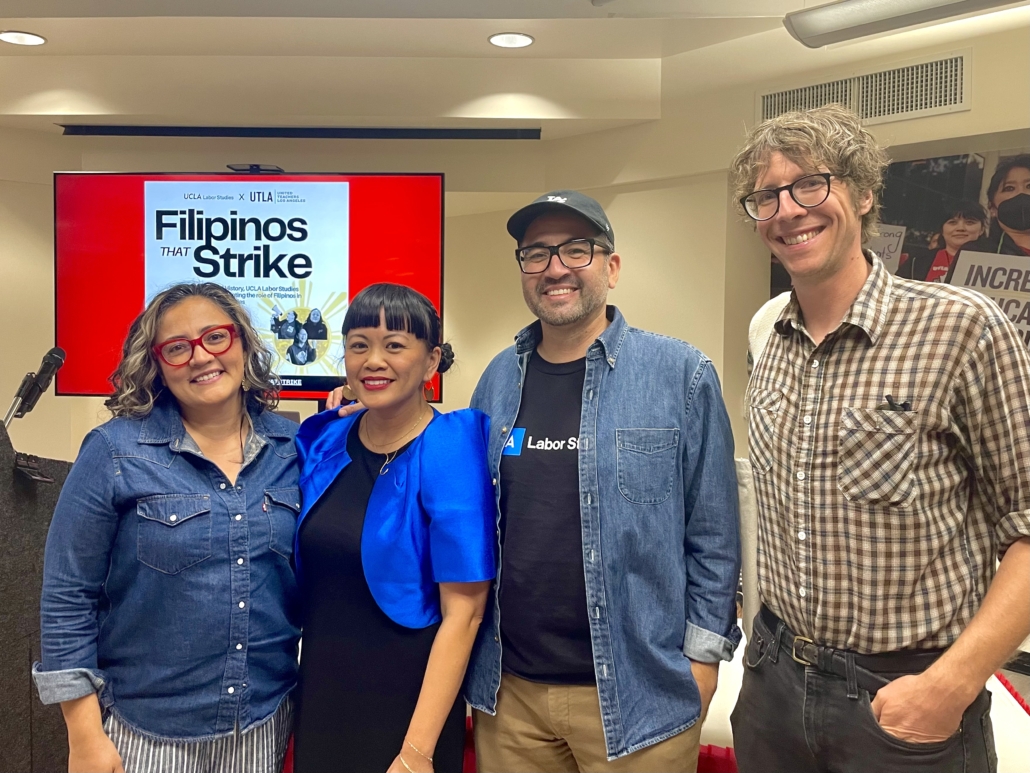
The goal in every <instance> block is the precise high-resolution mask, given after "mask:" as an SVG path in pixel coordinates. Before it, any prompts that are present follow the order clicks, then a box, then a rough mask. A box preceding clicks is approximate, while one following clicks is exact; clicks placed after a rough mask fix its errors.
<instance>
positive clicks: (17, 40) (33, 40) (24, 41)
mask: <svg viewBox="0 0 1030 773" xmlns="http://www.w3.org/2000/svg"><path fill="white" fill-rule="evenodd" d="M0 40H2V41H3V42H4V43H13V44H14V45H16V46H41V45H43V44H44V43H46V38H44V37H41V36H40V35H33V34H32V33H31V32H18V31H17V30H5V31H4V32H0Z"/></svg>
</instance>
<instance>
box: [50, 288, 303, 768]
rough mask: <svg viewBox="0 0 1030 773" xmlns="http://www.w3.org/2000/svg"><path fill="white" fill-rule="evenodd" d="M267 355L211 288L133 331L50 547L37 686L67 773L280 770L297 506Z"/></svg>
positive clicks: (160, 299)
mask: <svg viewBox="0 0 1030 773" xmlns="http://www.w3.org/2000/svg"><path fill="white" fill-rule="evenodd" d="M271 361H272V358H271V354H270V352H269V351H268V350H267V349H266V348H265V346H264V345H263V344H262V343H261V339H260V338H259V336H258V334H257V332H256V331H255V330H254V328H253V326H252V325H251V322H250V319H249V318H248V316H247V312H246V311H245V310H244V309H243V307H242V306H240V304H239V302H238V301H237V300H236V299H235V298H234V297H233V296H232V295H231V294H230V293H229V292H228V291H226V290H225V289H224V288H222V287H220V286H219V285H216V284H211V283H205V284H181V285H176V286H174V287H172V288H170V289H168V290H166V291H164V292H162V293H160V294H159V295H157V296H156V297H155V298H154V299H153V300H152V301H151V302H150V303H149V304H148V305H147V308H146V310H145V311H144V312H143V313H142V314H141V315H140V316H139V317H138V318H137V319H136V321H135V322H133V324H132V327H131V328H130V330H129V335H128V338H127V340H126V342H125V345H124V347H123V350H122V360H121V363H120V364H119V366H118V369H117V371H116V372H115V374H114V376H113V377H112V382H113V384H114V387H115V391H114V394H113V395H112V396H111V398H110V399H109V400H108V401H107V407H108V408H109V409H110V410H111V412H112V413H113V414H114V418H112V419H111V420H110V421H108V422H107V423H106V424H103V425H101V426H100V427H97V428H96V429H95V430H93V431H92V432H90V434H89V435H87V437H86V439H85V441H84V442H83V444H82V449H81V450H80V452H79V457H78V459H77V461H76V462H75V465H74V467H73V468H72V471H71V473H70V474H69V476H68V479H67V482H66V483H65V485H64V488H63V489H62V492H61V498H60V501H59V502H58V505H57V509H56V511H55V513H54V518H53V522H52V523H51V526H50V533H49V536H48V538H47V547H46V555H45V564H44V571H43V597H42V605H41V607H42V609H41V613H42V614H41V617H42V620H41V635H42V662H41V663H37V664H36V666H35V668H34V677H35V680H36V685H37V687H38V689H39V693H40V697H41V698H42V700H43V702H44V703H60V704H61V709H62V711H63V712H64V717H65V722H66V723H67V725H68V739H69V752H70V755H69V761H68V769H69V771H71V772H72V773H75V771H89V772H90V773H97V771H105V772H108V771H123V770H124V771H128V772H129V773H136V772H137V771H138V772H142V773H149V771H154V772H155V773H157V771H161V773H166V772H170V773H178V772H179V771H183V772H185V771H190V772H191V773H192V772H193V771H202V772H204V773H219V772H220V771H226V773H228V772H229V771H233V773H236V772H240V773H250V772H253V773H278V771H279V770H280V769H281V766H282V759H283V753H284V751H285V746H286V740H287V738H288V737H289V734H290V728H291V720H292V707H291V704H290V700H289V697H288V696H289V693H290V691H291V690H292V689H293V686H294V683H295V680H296V671H297V641H298V638H299V635H300V631H299V628H298V621H297V616H296V610H295V597H296V582H295V580H294V575H293V570H292V569H291V567H290V559H291V555H292V551H293V533H294V527H295V521H296V516H297V513H298V512H299V509H300V494H299V490H298V483H297V475H298V472H297V464H296V455H297V452H296V449H295V447H294V442H293V439H294V435H295V434H296V430H297V425H295V424H294V423H292V422H290V421H288V420H286V419H283V418H281V417H279V416H276V415H275V414H274V413H272V411H271V410H270V409H271V408H273V407H274V405H275V401H276V392H275V386H274V384H273V381H272V375H271Z"/></svg>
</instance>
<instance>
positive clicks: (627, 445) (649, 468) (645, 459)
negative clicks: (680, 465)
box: [615, 429, 680, 505]
mask: <svg viewBox="0 0 1030 773" xmlns="http://www.w3.org/2000/svg"><path fill="white" fill-rule="evenodd" d="M615 440H616V447H617V451H618V468H619V491H620V492H622V495H623V496H624V497H626V499H628V500H629V501H630V502H633V503H634V504H638V505H657V504H661V503H662V502H664V501H665V500H666V499H668V498H669V495H670V494H671V493H672V486H673V482H674V481H675V479H676V457H677V453H676V451H677V449H678V448H679V441H680V431H679V430H678V429H617V430H615Z"/></svg>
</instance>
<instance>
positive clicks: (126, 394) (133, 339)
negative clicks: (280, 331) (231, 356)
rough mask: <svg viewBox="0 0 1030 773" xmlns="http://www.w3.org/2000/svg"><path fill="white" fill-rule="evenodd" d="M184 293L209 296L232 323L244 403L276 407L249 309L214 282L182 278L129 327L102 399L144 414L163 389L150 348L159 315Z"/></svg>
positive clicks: (267, 356) (266, 356)
mask: <svg viewBox="0 0 1030 773" xmlns="http://www.w3.org/2000/svg"><path fill="white" fill-rule="evenodd" d="M188 298H207V299H208V300H209V301H211V302H212V303H214V304H215V305H216V306H218V308H220V309H221V310H222V311H224V312H225V313H226V314H227V315H228V316H229V319H231V320H232V321H233V324H235V325H236V331H237V334H238V336H239V340H240V343H241V344H242V346H243V355H244V356H243V384H242V388H243V390H244V394H245V395H246V397H247V407H248V408H256V409H262V408H269V409H271V408H275V406H276V405H277V404H278V402H279V392H278V388H277V387H276V383H275V379H274V377H273V375H272V353H271V352H270V351H269V350H268V348H267V347H266V346H265V345H264V344H263V343H262V342H261V337H260V336H259V335H258V332H257V331H256V330H255V329H254V325H253V324H251V321H250V315H249V314H248V313H247V310H246V309H245V308H243V306H242V305H241V304H240V302H239V301H238V300H236V297H235V296H234V295H233V294H232V293H230V292H229V291H228V290H226V289H225V288H224V287H222V286H221V285H218V284H215V283H214V282H186V283H183V284H177V285H173V286H172V287H169V288H168V289H167V290H165V291H163V292H161V293H158V294H157V295H156V296H154V299H153V300H152V301H150V303H148V304H147V308H145V309H144V310H143V313H142V314H140V315H139V316H138V317H136V319H135V320H134V321H133V323H132V325H131V326H130V327H129V334H128V336H126V338H125V343H124V344H123V345H122V360H121V362H119V363H118V368H117V369H116V370H115V372H114V373H113V374H112V375H111V378H110V381H111V384H112V385H114V394H113V395H111V397H109V398H108V399H107V401H106V402H105V403H104V405H106V406H107V408H108V409H109V410H110V411H111V413H112V414H114V415H115V416H126V417H130V418H142V417H143V416H147V415H148V414H149V413H150V412H151V411H152V410H153V409H154V405H155V404H156V403H157V401H158V400H159V399H161V397H162V395H163V394H164V393H165V391H166V390H165V384H164V381H163V380H162V379H161V367H160V365H159V364H158V362H157V359H156V358H155V356H154V352H153V351H152V349H153V346H154V344H155V343H157V341H156V340H155V337H156V335H157V327H158V324H159V323H160V321H161V317H162V316H164V314H165V312H167V311H168V310H169V309H171V308H172V307H173V306H175V305H177V304H179V303H182V302H183V301H185V300H186V299H188Z"/></svg>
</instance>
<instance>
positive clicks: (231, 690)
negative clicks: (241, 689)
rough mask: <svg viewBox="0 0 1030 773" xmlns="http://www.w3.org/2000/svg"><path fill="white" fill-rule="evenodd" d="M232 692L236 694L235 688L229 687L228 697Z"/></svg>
mask: <svg viewBox="0 0 1030 773" xmlns="http://www.w3.org/2000/svg"><path fill="white" fill-rule="evenodd" d="M234 692H236V688H235V687H230V688H229V695H232V694H233V693H234Z"/></svg>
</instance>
